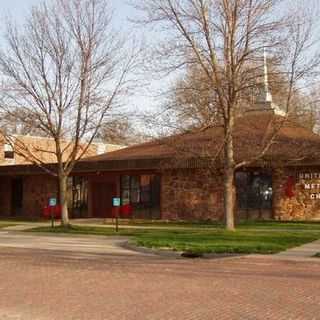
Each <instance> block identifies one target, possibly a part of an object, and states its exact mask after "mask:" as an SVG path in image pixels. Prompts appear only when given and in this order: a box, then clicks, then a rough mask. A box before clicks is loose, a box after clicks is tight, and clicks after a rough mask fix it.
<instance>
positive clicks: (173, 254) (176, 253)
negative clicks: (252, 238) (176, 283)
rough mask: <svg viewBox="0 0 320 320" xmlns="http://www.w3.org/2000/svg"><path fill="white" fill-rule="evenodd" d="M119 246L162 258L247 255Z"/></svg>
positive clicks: (210, 257)
mask: <svg viewBox="0 0 320 320" xmlns="http://www.w3.org/2000/svg"><path fill="white" fill-rule="evenodd" d="M120 246H121V247H123V248H124V249H127V250H133V251H136V252H140V253H143V254H152V255H157V256H160V257H163V258H174V259H235V258H242V257H245V256H248V255H246V254H232V253H204V254H202V255H199V256H196V257H187V256H183V254H184V252H182V251H172V250H164V249H155V248H146V247H140V246H137V245H135V244H134V243H131V242H129V241H125V242H123V243H121V244H120ZM319 260H320V259H319Z"/></svg>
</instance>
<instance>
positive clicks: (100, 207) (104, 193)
mask: <svg viewBox="0 0 320 320" xmlns="http://www.w3.org/2000/svg"><path fill="white" fill-rule="evenodd" d="M114 191H115V185H114V184H108V183H105V182H94V183H93V186H92V209H93V210H92V214H93V217H94V218H112V197H113V194H114Z"/></svg>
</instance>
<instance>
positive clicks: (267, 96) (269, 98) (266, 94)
mask: <svg viewBox="0 0 320 320" xmlns="http://www.w3.org/2000/svg"><path fill="white" fill-rule="evenodd" d="M263 61H264V92H263V98H264V99H263V100H264V101H263V102H272V95H271V92H270V91H269V78H268V62H267V51H266V49H264V50H263Z"/></svg>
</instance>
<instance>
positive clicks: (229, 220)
mask: <svg viewBox="0 0 320 320" xmlns="http://www.w3.org/2000/svg"><path fill="white" fill-rule="evenodd" d="M233 125H234V119H233V115H232V114H231V115H230V118H229V121H228V125H227V128H226V130H225V132H226V143H225V147H224V151H225V152H224V153H225V160H224V161H225V166H224V190H223V191H224V213H225V217H226V229H227V230H230V231H234V230H235V223H234V200H235V194H234V172H235V165H234V153H233Z"/></svg>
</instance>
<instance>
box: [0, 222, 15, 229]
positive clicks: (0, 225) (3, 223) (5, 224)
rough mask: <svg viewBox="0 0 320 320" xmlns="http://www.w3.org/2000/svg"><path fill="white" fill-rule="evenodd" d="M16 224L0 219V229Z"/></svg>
mask: <svg viewBox="0 0 320 320" xmlns="http://www.w3.org/2000/svg"><path fill="white" fill-rule="evenodd" d="M14 225H16V224H15V223H11V222H9V221H0V229H3V228H6V227H10V226H14Z"/></svg>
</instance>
